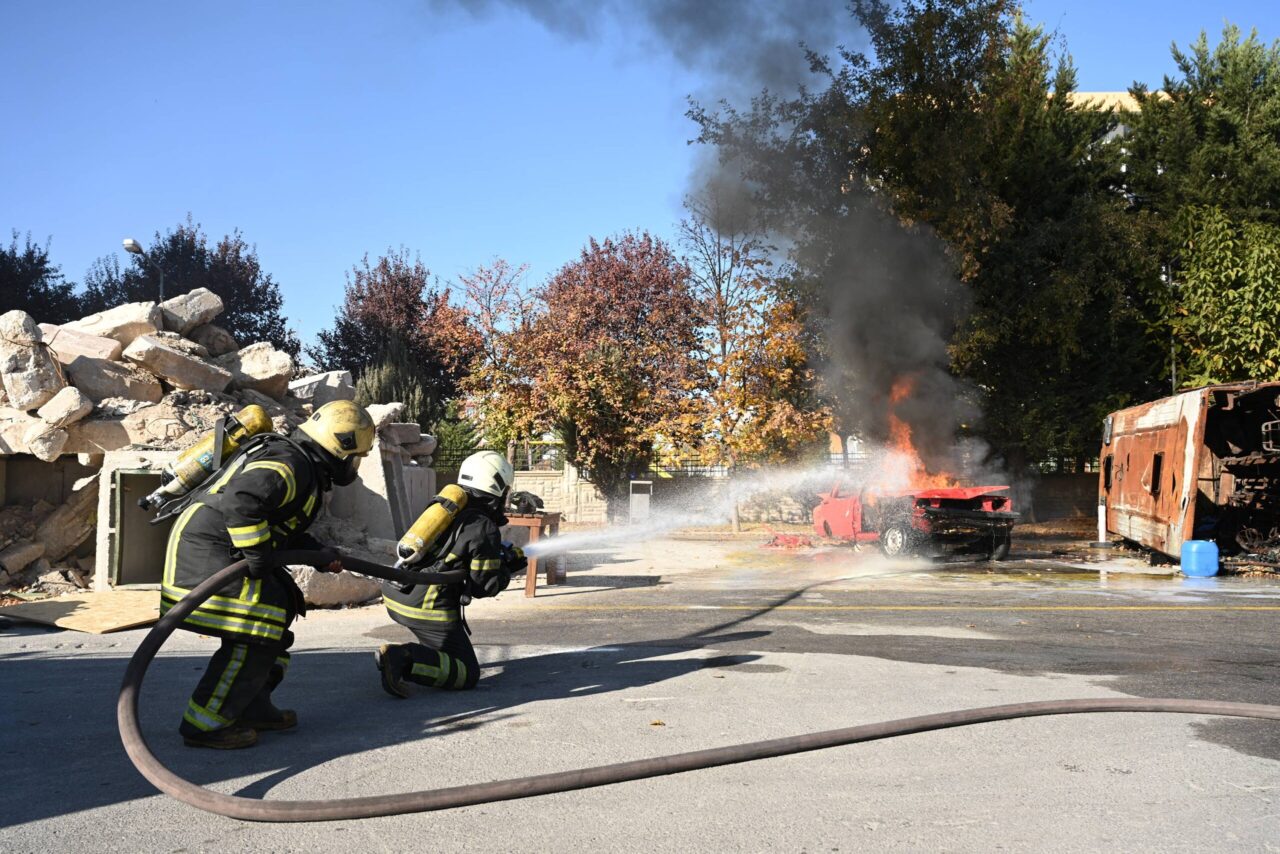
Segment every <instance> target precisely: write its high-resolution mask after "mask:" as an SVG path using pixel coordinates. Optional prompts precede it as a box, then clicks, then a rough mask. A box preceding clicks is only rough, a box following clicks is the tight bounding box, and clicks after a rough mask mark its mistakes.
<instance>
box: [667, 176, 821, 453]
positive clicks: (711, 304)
mask: <svg viewBox="0 0 1280 854" xmlns="http://www.w3.org/2000/svg"><path fill="white" fill-rule="evenodd" d="M685 208H686V209H687V210H688V212H689V216H688V217H687V218H686V219H685V220H684V221H683V222H682V223H681V225H680V234H681V243H682V244H683V245H684V248H685V250H686V251H687V252H688V253H689V254H688V259H689V263H690V270H691V275H690V280H691V283H692V293H693V296H694V298H695V299H696V300H697V302H698V307H699V318H700V324H701V328H700V330H699V338H700V346H701V349H702V352H703V355H704V359H705V366H706V371H707V389H706V393H705V395H703V396H702V397H701V398H700V401H699V402H700V406H699V409H700V418H699V422H700V425H701V431H702V437H701V451H702V456H703V458H704V459H705V460H706V461H707V462H709V463H712V464H719V465H727V466H728V467H729V468H730V469H736V468H738V467H739V466H742V465H747V464H752V463H760V462H782V461H786V460H789V459H793V458H794V457H795V455H796V454H797V452H798V451H800V450H801V449H802V448H803V447H804V446H806V445H809V444H811V443H813V442H815V441H816V440H818V439H820V438H821V437H822V435H823V433H824V431H825V430H826V429H827V428H828V425H829V422H830V415H829V414H828V412H827V411H826V409H825V408H824V407H823V406H821V405H820V404H819V403H818V402H817V401H816V399H815V396H814V395H813V391H812V389H813V373H812V371H811V369H810V368H809V364H808V356H807V353H806V351H805V346H804V334H805V333H804V321H803V317H802V315H801V312H800V309H799V307H798V306H797V304H796V302H795V301H794V300H791V299H788V298H787V297H786V296H785V295H783V294H782V293H781V291H780V288H779V287H778V280H777V277H776V275H775V270H774V268H773V265H772V263H771V260H770V255H771V247H769V246H767V245H766V244H765V243H764V241H763V240H762V239H761V237H760V236H759V234H760V232H759V230H758V229H756V228H755V227H754V223H753V215H752V210H751V208H752V205H751V203H750V200H749V199H748V198H746V195H745V190H744V189H743V188H741V186H740V185H734V184H728V183H725V182H719V181H716V180H714V179H713V180H712V181H710V182H709V183H708V184H707V186H706V187H704V188H703V190H702V191H701V192H700V193H698V194H697V195H695V196H691V197H690V198H689V199H687V200H686V202H685Z"/></svg>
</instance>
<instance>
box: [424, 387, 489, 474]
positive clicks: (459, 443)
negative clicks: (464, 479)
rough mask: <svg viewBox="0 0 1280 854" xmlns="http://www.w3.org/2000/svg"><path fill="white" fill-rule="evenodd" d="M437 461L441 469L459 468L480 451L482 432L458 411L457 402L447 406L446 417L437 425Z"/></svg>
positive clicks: (435, 433)
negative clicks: (470, 456) (464, 461)
mask: <svg viewBox="0 0 1280 854" xmlns="http://www.w3.org/2000/svg"><path fill="white" fill-rule="evenodd" d="M433 429H434V431H435V432H434V435H435V437H436V450H435V455H434V456H435V459H436V465H437V467H439V468H457V467H458V466H459V465H460V464H461V463H462V461H463V460H464V459H466V458H467V457H468V456H469V455H471V454H472V453H474V452H475V451H477V450H479V449H480V431H479V430H478V429H477V428H476V425H475V424H473V423H472V422H471V420H470V419H469V418H467V417H465V416H464V415H462V414H461V413H460V412H459V411H458V403H457V401H450V402H449V403H448V404H447V405H446V406H445V412H444V417H443V418H441V419H440V420H439V421H437V422H436V423H435V426H434V428H433Z"/></svg>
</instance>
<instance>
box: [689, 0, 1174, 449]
mask: <svg viewBox="0 0 1280 854" xmlns="http://www.w3.org/2000/svg"><path fill="white" fill-rule="evenodd" d="M851 8H852V12H853V21H854V23H855V24H856V25H857V26H859V27H860V28H861V29H863V30H864V31H865V32H866V33H867V35H868V37H869V40H870V48H869V49H868V50H867V51H866V52H865V53H863V52H860V51H855V50H842V51H841V53H840V54H839V56H838V57H836V58H835V60H828V59H825V58H822V57H813V60H814V66H815V68H816V69H818V70H819V71H822V72H825V74H826V75H827V79H828V85H827V87H826V88H825V89H823V90H818V91H814V92H809V93H804V94H802V95H801V96H800V97H798V98H796V99H793V100H790V101H780V100H777V99H776V98H774V97H772V96H767V95H766V96H762V97H760V98H757V99H756V100H755V101H754V102H753V105H752V108H751V110H750V111H749V112H745V113H740V112H737V111H734V110H732V109H729V108H722V109H721V110H720V111H719V112H714V113H713V112H710V111H708V110H705V109H700V108H695V109H694V110H693V111H692V116H693V117H694V118H695V119H696V120H698V121H699V122H700V123H701V125H702V135H701V139H702V141H703V142H706V143H710V144H713V145H715V146H717V147H718V148H719V150H720V152H721V156H722V159H724V160H726V161H729V162H733V161H737V162H742V163H744V164H745V168H744V170H743V172H744V175H745V178H746V180H747V181H748V182H749V183H750V185H752V186H753V187H754V188H755V190H756V195H757V198H758V199H759V201H760V204H761V206H762V208H763V209H764V210H765V211H766V212H767V213H768V215H769V217H770V220H769V225H771V226H772V227H774V228H775V229H778V230H779V231H781V232H783V233H784V234H787V235H790V236H792V237H793V238H794V242H793V244H792V245H793V247H794V248H793V249H792V259H793V260H794V261H795V262H796V265H797V269H796V274H795V275H794V276H793V277H792V279H791V281H792V282H793V283H794V285H795V286H796V288H797V299H798V300H799V302H800V304H801V305H802V306H803V307H805V308H806V309H807V310H808V323H809V326H810V328H811V330H812V335H813V338H814V340H815V341H816V342H818V345H819V348H820V350H821V352H822V353H823V354H825V355H826V356H827V359H828V361H829V363H832V365H831V367H830V368H829V369H828V370H826V371H824V376H825V377H826V380H827V384H828V388H827V394H828V397H829V398H830V399H832V400H833V401H834V402H835V404H836V411H837V413H838V414H841V415H845V416H847V415H848V414H849V413H850V411H852V412H853V413H854V414H856V415H860V417H861V418H862V421H861V422H860V425H859V426H860V428H862V429H864V430H866V431H867V432H870V434H871V435H869V436H867V438H871V439H877V438H882V434H883V431H884V428H885V424H884V423H883V416H879V418H877V413H880V412H882V411H884V410H887V409H888V408H889V406H890V400H891V398H892V394H891V388H892V386H893V385H894V384H896V383H899V382H901V381H902V380H903V378H904V377H909V378H911V379H912V381H913V382H914V383H915V386H914V389H918V391H914V390H913V392H912V394H913V395H914V396H913V397H912V398H911V399H909V400H908V401H907V403H908V404H909V406H906V407H904V411H905V412H906V418H907V420H908V421H909V422H911V425H910V426H911V427H912V428H913V434H914V435H923V433H922V432H921V431H923V430H926V429H928V430H934V431H935V432H936V431H937V429H938V424H939V423H942V424H943V425H944V426H946V429H947V433H948V434H951V435H953V434H952V431H953V430H954V429H967V430H970V431H973V432H979V433H980V434H981V435H982V436H984V437H985V438H987V439H988V440H989V441H990V442H991V444H993V445H994V446H995V448H996V450H997V451H998V452H999V453H1001V454H1002V455H1003V456H1004V457H1005V458H1006V459H1007V460H1008V461H1009V462H1010V464H1011V466H1012V467H1013V468H1015V469H1020V468H1022V467H1024V466H1025V465H1027V464H1029V463H1031V462H1034V461H1037V460H1039V459H1042V458H1045V457H1048V456H1060V455H1075V456H1084V455H1088V454H1089V453H1091V452H1092V451H1093V449H1094V446H1095V444H1096V438H1097V431H1098V427H1097V425H1098V424H1099V423H1100V421H1101V415H1102V414H1105V412H1107V411H1109V410H1110V409H1113V408H1115V407H1116V406H1119V405H1122V404H1124V403H1127V402H1130V401H1132V400H1134V399H1143V398H1146V397H1149V396H1150V395H1151V394H1152V391H1153V388H1154V386H1153V380H1154V378H1155V377H1156V376H1157V375H1158V373H1159V365H1160V350H1159V345H1158V341H1157V338H1158V336H1157V335H1156V334H1155V333H1154V332H1153V331H1152V329H1151V328H1150V325H1149V323H1148V321H1147V318H1148V316H1149V315H1150V314H1151V313H1152V311H1153V309H1152V305H1153V302H1152V301H1153V299H1154V298H1155V297H1154V296H1153V292H1154V291H1155V290H1156V289H1157V287H1158V268H1157V266H1156V265H1155V264H1154V263H1152V262H1151V261H1150V259H1149V253H1146V252H1144V251H1143V250H1144V248H1145V246H1146V244H1145V242H1144V240H1145V232H1144V231H1143V225H1142V223H1141V222H1140V221H1139V220H1137V219H1136V218H1134V217H1131V216H1128V215H1127V211H1126V205H1127V202H1126V199H1125V198H1124V196H1123V195H1122V194H1121V193H1120V192H1118V188H1117V184H1118V183H1119V175H1120V168H1119V164H1120V160H1119V157H1120V154H1121V152H1120V151H1119V146H1118V145H1116V144H1115V143H1114V142H1113V141H1111V139H1110V138H1111V137H1112V136H1113V134H1112V131H1113V130H1114V129H1115V127H1116V118H1115V117H1114V116H1112V115H1111V114H1109V113H1107V112H1103V111H1099V110H1096V109H1093V108H1091V107H1089V106H1088V105H1084V104H1080V103H1078V102H1077V100H1076V99H1075V98H1074V97H1073V95H1074V90H1075V73H1074V69H1073V68H1072V67H1071V65H1070V63H1069V61H1068V60H1067V59H1066V58H1065V57H1059V58H1055V57H1054V56H1053V54H1052V51H1051V42H1050V39H1049V38H1048V37H1047V36H1046V35H1045V34H1044V33H1043V31H1041V30H1040V29H1039V28H1036V27H1032V26H1030V25H1029V24H1027V23H1026V22H1025V21H1024V20H1023V19H1022V18H1021V17H1020V15H1019V14H1018V13H1017V9H1016V6H1015V5H1014V3H1012V2H1008V0H907V2H903V3H890V2H887V1H886V0H855V2H853V3H852V6H851ZM850 41H851V42H852V41H854V40H853V39H850ZM884 216H887V217H889V218H891V220H892V221H893V222H894V223H896V225H893V226H890V225H886V224H884V223H883V222H882V217H884ZM938 239H940V240H941V243H942V245H943V246H944V247H945V255H944V256H943V257H942V258H941V259H939V260H938V261H937V262H936V263H934V262H928V261H927V259H928V258H929V257H930V256H931V255H933V254H934V253H935V250H934V248H933V247H934V245H935V244H936V243H937V240H938ZM939 267H945V268H949V269H939ZM952 277H954V278H953V279H952ZM947 279H951V280H952V281H953V282H956V281H958V282H959V283H960V284H959V285H958V286H956V285H951V284H948V282H947ZM850 294H852V296H850ZM878 330H879V331H878ZM884 330H891V331H890V332H889V333H888V334H880V333H881V332H883V331H884ZM916 330H919V334H916ZM859 337H860V338H859ZM851 338H859V340H862V341H863V342H864V346H862V347H861V348H860V349H858V350H855V351H854V352H855V355H856V356H857V357H858V358H855V359H849V358H847V357H844V358H842V357H841V353H840V348H841V347H842V346H843V343H842V342H845V341H847V340H849V339H851ZM913 366H914V367H913ZM948 371H949V372H950V373H952V374H954V375H955V379H956V380H958V381H959V382H958V383H957V382H954V381H952V382H948V377H947V373H948ZM965 389H967V391H966V390H965ZM842 398H843V400H842ZM969 399H972V400H975V401H976V402H978V403H979V404H980V407H981V409H982V410H983V412H984V413H985V418H984V419H983V420H982V421H981V423H976V422H974V421H972V420H970V419H969V418H967V417H966V416H965V401H966V400H969ZM850 401H852V402H854V403H856V404H857V405H856V406H851V405H850ZM900 414H901V413H900ZM948 417H954V419H955V420H954V422H952V423H951V424H949V425H947V424H946V421H947V418H948ZM962 421H963V422H964V423H965V425H966V426H965V427H964V428H961V426H960V424H961V422H962ZM845 427H846V428H848V427H849V425H848V424H846V425H845ZM878 434H879V435H878ZM937 438H950V435H949V436H946V437H937Z"/></svg>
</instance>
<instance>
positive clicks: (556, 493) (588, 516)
mask: <svg viewBox="0 0 1280 854" xmlns="http://www.w3.org/2000/svg"><path fill="white" fill-rule="evenodd" d="M513 488H514V489H516V490H519V491H521V492H532V493H533V494H534V495H536V496H538V497H539V498H541V499H542V502H543V509H545V510H547V511H549V512H552V513H561V514H563V518H564V520H565V521H566V522H574V523H577V524H587V525H595V524H603V523H604V522H605V521H607V518H608V514H607V512H606V507H605V500H604V496H603V495H601V494H600V491H599V490H597V489H596V488H595V487H594V486H592V485H591V483H590V482H588V481H586V480H583V479H582V478H581V477H579V476H578V470H577V469H575V468H573V467H572V466H565V467H564V471H551V472H547V471H518V472H516V482H515V486H514V487H513Z"/></svg>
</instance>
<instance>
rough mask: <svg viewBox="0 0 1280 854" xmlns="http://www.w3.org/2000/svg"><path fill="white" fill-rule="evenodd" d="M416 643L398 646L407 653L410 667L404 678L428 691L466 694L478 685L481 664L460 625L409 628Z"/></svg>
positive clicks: (464, 630) (459, 623)
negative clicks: (425, 687) (442, 689)
mask: <svg viewBox="0 0 1280 854" xmlns="http://www.w3.org/2000/svg"><path fill="white" fill-rule="evenodd" d="M409 629H410V631H412V632H413V634H414V635H415V636H416V637H417V638H418V643H406V644H401V645H400V648H401V649H404V650H406V651H407V652H408V653H409V658H410V661H411V663H410V665H409V666H408V672H406V673H405V674H404V678H406V679H408V680H409V681H410V682H415V683H417V684H418V685H426V686H427V687H429V688H444V689H446V690H450V691H468V690H470V689H472V688H474V687H476V683H477V682H479V681H480V662H479V661H478V660H477V659H476V651H475V649H474V648H473V647H472V646H471V638H469V637H467V631H466V629H465V628H463V624H462V623H461V622H460V621H459V622H454V623H450V624H448V626H447V627H443V626H442V627H441V628H438V629H437V628H434V627H432V628H422V627H419V626H410V627H409Z"/></svg>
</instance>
